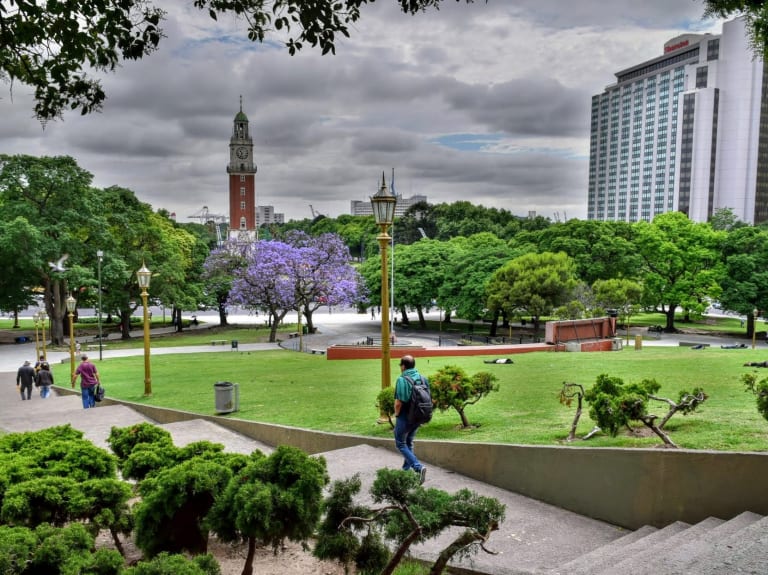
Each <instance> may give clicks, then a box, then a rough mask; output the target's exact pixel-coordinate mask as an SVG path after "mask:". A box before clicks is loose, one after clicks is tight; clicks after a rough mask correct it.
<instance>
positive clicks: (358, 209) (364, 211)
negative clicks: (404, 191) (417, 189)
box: [350, 194, 427, 218]
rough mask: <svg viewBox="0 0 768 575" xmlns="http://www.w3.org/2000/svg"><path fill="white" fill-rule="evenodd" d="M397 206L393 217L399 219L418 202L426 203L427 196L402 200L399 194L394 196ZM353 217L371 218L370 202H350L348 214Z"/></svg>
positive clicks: (371, 207) (371, 208)
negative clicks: (350, 206)
mask: <svg viewBox="0 0 768 575" xmlns="http://www.w3.org/2000/svg"><path fill="white" fill-rule="evenodd" d="M396 197H397V204H395V217H396V218H399V217H401V216H403V215H405V212H407V211H408V208H410V207H411V206H413V205H415V204H418V203H419V202H426V201H427V196H411V197H410V198H404V197H403V196H402V195H401V194H396ZM350 213H351V214H352V215H353V216H372V215H373V206H371V201H370V200H363V201H359V200H352V208H351V212H350Z"/></svg>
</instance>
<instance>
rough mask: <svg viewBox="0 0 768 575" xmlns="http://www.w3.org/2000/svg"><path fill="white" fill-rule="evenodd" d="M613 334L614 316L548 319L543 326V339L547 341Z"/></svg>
mask: <svg viewBox="0 0 768 575" xmlns="http://www.w3.org/2000/svg"><path fill="white" fill-rule="evenodd" d="M615 335H616V318H615V317H596V318H592V319H573V320H570V319H569V320H563V321H548V322H547V324H546V325H545V326H544V341H546V342H547V343H563V342H566V341H583V340H596V339H609V338H612V337H614V336H615Z"/></svg>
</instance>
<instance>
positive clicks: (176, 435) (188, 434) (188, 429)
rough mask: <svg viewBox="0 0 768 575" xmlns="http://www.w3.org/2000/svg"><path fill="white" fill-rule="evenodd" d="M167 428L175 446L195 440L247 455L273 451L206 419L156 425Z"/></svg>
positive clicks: (271, 448)
mask: <svg viewBox="0 0 768 575" xmlns="http://www.w3.org/2000/svg"><path fill="white" fill-rule="evenodd" d="M158 427H162V428H163V429H165V430H167V431H168V432H169V433H170V434H171V437H172V438H173V443H174V445H176V446H177V447H184V446H185V445H188V444H190V443H194V442H195V441H210V442H212V443H221V444H222V445H223V446H224V451H228V452H232V453H243V454H245V455H249V454H251V453H253V452H254V451H256V450H258V451H261V452H262V453H264V454H265V455H269V454H270V453H272V452H273V451H274V449H273V447H272V446H270V445H267V444H266V443H261V442H260V441H256V440H255V439H251V438H250V437H247V436H245V435H242V434H240V433H237V432H235V431H231V430H229V429H226V428H224V427H221V426H220V425H216V424H215V423H211V422H210V421H208V420H206V419H190V420H188V421H176V422H174V423H165V424H162V425H158Z"/></svg>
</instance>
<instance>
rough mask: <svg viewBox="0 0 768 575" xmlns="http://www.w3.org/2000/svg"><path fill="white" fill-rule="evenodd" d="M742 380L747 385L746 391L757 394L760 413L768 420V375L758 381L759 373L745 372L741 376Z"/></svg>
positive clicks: (756, 399) (756, 398) (756, 400)
mask: <svg viewBox="0 0 768 575" xmlns="http://www.w3.org/2000/svg"><path fill="white" fill-rule="evenodd" d="M741 382H742V383H743V384H744V386H745V387H746V391H748V392H750V393H752V394H753V395H754V396H755V402H756V403H757V411H758V413H760V415H762V416H763V417H764V418H765V419H766V420H768V377H766V378H763V379H761V380H760V381H758V380H757V374H755V373H745V374H743V375H742V376H741Z"/></svg>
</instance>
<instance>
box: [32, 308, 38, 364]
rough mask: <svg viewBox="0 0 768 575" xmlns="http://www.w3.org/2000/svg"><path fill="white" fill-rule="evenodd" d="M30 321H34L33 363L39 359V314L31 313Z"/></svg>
mask: <svg viewBox="0 0 768 575" xmlns="http://www.w3.org/2000/svg"><path fill="white" fill-rule="evenodd" d="M32 319H33V320H34V321H35V361H37V360H38V359H39V358H40V312H39V311H36V312H35V313H33V314H32Z"/></svg>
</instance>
